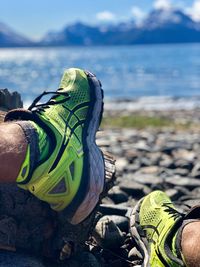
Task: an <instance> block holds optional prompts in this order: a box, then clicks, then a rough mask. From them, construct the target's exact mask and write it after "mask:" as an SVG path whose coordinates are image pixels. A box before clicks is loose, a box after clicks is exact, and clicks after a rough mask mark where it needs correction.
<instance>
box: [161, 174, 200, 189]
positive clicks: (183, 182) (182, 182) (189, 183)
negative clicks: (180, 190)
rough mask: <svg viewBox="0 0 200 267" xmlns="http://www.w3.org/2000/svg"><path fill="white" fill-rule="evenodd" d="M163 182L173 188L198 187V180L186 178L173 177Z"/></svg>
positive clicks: (199, 181)
mask: <svg viewBox="0 0 200 267" xmlns="http://www.w3.org/2000/svg"><path fill="white" fill-rule="evenodd" d="M165 182H166V183H168V184H170V185H173V186H176V185H177V186H183V187H186V188H190V189H194V188H195V187H199V186H200V180H198V179H194V178H188V177H180V176H174V177H171V178H167V179H165Z"/></svg>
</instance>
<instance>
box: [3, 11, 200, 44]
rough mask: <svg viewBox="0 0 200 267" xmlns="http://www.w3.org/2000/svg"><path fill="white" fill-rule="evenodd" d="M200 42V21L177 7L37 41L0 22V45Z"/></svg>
mask: <svg viewBox="0 0 200 267" xmlns="http://www.w3.org/2000/svg"><path fill="white" fill-rule="evenodd" d="M189 42H200V23H197V22H195V21H193V20H192V19H191V18H190V17H189V16H188V15H187V14H185V13H184V12H182V11H181V10H176V9H167V10H166V9H165V10H163V9H159V10H153V11H152V12H151V13H150V14H149V15H148V16H147V17H146V18H145V19H144V20H143V22H141V23H140V24H137V23H135V22H134V21H127V22H121V23H118V24H113V25H105V24H103V25H99V26H94V25H93V26H92V25H86V24H84V23H81V22H77V23H74V24H72V25H68V26H66V27H65V28H64V29H63V30H61V31H58V32H49V33H47V34H46V35H45V36H44V37H43V38H42V40H41V41H40V42H37V43H36V42H35V43H33V42H31V41H30V40H29V39H28V38H26V37H24V36H21V35H19V34H17V33H15V32H14V31H13V30H11V29H10V28H9V27H7V26H6V25H4V24H0V46H1V47H2V46H32V45H35V46H68V45H87V46H89V45H134V44H156V43H158V44H160V43H189Z"/></svg>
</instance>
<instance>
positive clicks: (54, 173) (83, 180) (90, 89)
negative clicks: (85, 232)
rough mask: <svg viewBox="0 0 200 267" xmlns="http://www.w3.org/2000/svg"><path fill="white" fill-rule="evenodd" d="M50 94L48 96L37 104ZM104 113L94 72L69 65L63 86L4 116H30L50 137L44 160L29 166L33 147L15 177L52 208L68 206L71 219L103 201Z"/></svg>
mask: <svg viewBox="0 0 200 267" xmlns="http://www.w3.org/2000/svg"><path fill="white" fill-rule="evenodd" d="M47 94H53V96H52V97H51V98H50V100H49V101H47V102H46V103H44V104H38V102H39V101H40V99H41V98H42V97H43V96H44V95H47ZM102 113H103V91H102V89H101V84H100V82H99V80H98V79H97V78H96V77H95V76H94V75H93V74H92V73H90V72H87V71H83V70H80V69H69V70H66V71H65V72H64V75H63V78H62V80H61V83H60V88H59V89H58V90H57V91H55V92H44V93H43V94H41V95H40V96H39V97H37V98H36V99H35V100H34V102H33V103H32V105H31V106H30V107H29V109H28V111H25V110H20V109H19V110H13V111H11V112H9V113H8V114H7V116H6V118H5V120H6V121H9V120H26V121H27V120H30V121H33V122H34V123H36V124H37V125H38V126H39V127H41V128H42V129H43V130H44V131H45V132H46V134H47V135H48V137H49V138H50V144H51V146H50V151H49V154H48V156H47V157H46V158H45V160H43V161H41V162H38V163H37V164H36V166H34V167H33V168H31V148H30V146H28V151H27V155H26V159H25V160H24V163H23V165H22V167H21V170H20V173H19V175H18V177H17V180H16V181H17V184H18V185H19V186H20V187H21V188H23V189H28V190H29V191H30V192H31V193H32V194H34V195H35V196H36V197H38V198H39V199H41V200H44V201H46V202H48V203H49V204H50V205H51V207H52V209H54V210H55V211H61V210H64V209H66V211H67V212H65V214H68V216H69V221H70V222H71V223H74V224H77V223H79V222H80V221H82V220H83V219H85V218H86V217H87V216H88V215H89V214H90V213H91V212H92V210H93V209H94V207H95V206H96V204H97V203H98V201H99V195H100V194H101V192H102V191H103V187H104V176H105V173H104V160H103V156H102V153H101V151H100V149H99V148H98V146H97V145H96V142H95V136H96V132H97V130H98V128H99V124H100V122H101V118H102Z"/></svg>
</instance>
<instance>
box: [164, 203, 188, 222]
mask: <svg viewBox="0 0 200 267" xmlns="http://www.w3.org/2000/svg"><path fill="white" fill-rule="evenodd" d="M170 204H171V203H164V204H163V205H162V206H163V207H165V210H164V211H165V212H167V213H169V214H170V215H171V217H172V218H174V219H178V218H180V217H184V214H183V213H181V212H179V211H178V210H176V209H174V208H172V207H171V206H170Z"/></svg>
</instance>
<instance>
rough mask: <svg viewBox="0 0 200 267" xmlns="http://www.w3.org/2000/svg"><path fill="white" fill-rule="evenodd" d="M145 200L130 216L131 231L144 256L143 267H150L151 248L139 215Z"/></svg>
mask: <svg viewBox="0 0 200 267" xmlns="http://www.w3.org/2000/svg"><path fill="white" fill-rule="evenodd" d="M143 199H144V198H142V199H141V200H140V201H139V202H138V203H137V205H136V206H135V207H134V208H133V209H132V212H131V215H130V231H131V235H132V237H133V238H134V240H135V242H136V243H137V245H138V248H139V250H140V252H141V254H142V256H143V263H142V265H141V267H150V263H149V260H150V258H149V255H150V251H149V246H148V243H147V240H146V237H145V234H144V231H143V230H142V228H141V226H140V218H139V213H140V206H141V204H142V201H143Z"/></svg>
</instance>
